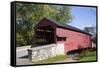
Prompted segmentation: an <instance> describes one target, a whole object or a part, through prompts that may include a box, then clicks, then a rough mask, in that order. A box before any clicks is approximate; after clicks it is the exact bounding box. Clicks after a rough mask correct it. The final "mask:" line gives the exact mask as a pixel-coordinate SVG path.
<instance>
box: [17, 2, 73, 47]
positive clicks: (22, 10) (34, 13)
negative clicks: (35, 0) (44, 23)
mask: <svg viewBox="0 0 100 68" xmlns="http://www.w3.org/2000/svg"><path fill="white" fill-rule="evenodd" d="M44 17H47V18H49V19H51V20H54V21H56V22H58V23H60V24H67V23H70V22H71V21H72V19H73V17H72V15H71V7H70V6H60V5H59V6H57V5H46V4H27V3H16V18H17V19H16V22H17V23H16V32H17V33H18V34H16V35H20V37H21V38H23V41H24V43H23V44H25V45H27V44H31V43H32V38H33V35H34V32H33V27H34V26H35V25H36V24H37V23H38V22H39V21H40V20H41V19H42V18H44ZM17 37H18V36H17ZM19 42H20V43H19ZM21 43H22V41H21V40H20V39H19V37H18V39H17V44H19V45H20V44H21Z"/></svg>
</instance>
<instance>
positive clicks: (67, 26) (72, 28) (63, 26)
mask: <svg viewBox="0 0 100 68" xmlns="http://www.w3.org/2000/svg"><path fill="white" fill-rule="evenodd" d="M44 20H46V21H49V22H50V23H53V24H55V25H56V26H57V27H59V28H64V29H69V30H73V31H77V32H81V33H84V34H87V35H90V36H92V35H91V34H89V33H87V32H85V31H83V30H81V29H78V28H76V27H73V26H70V25H67V24H66V25H63V24H59V23H57V22H55V21H53V20H50V19H48V18H43V19H42V20H41V21H44ZM41 21H40V22H41Z"/></svg>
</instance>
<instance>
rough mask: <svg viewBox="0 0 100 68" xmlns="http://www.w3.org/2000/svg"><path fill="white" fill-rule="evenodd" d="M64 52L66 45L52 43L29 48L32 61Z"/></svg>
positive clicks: (29, 56) (29, 57)
mask: <svg viewBox="0 0 100 68" xmlns="http://www.w3.org/2000/svg"><path fill="white" fill-rule="evenodd" d="M60 54H64V45H63V44H60V45H57V44H50V45H44V46H39V47H34V48H30V49H28V59H29V60H30V61H38V60H43V59H47V58H49V57H53V56H56V55H60Z"/></svg>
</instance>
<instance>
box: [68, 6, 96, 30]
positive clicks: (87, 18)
mask: <svg viewBox="0 0 100 68" xmlns="http://www.w3.org/2000/svg"><path fill="white" fill-rule="evenodd" d="M71 13H72V16H73V17H74V19H73V21H72V22H71V23H69V25H71V26H74V27H77V28H79V29H84V27H90V26H96V8H95V7H79V6H72V9H71Z"/></svg>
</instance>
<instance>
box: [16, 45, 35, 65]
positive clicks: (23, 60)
mask: <svg viewBox="0 0 100 68" xmlns="http://www.w3.org/2000/svg"><path fill="white" fill-rule="evenodd" d="M29 48H30V46H26V47H17V49H16V50H17V51H16V52H17V53H16V64H17V65H29V64H33V63H31V62H30V61H29V60H28V58H27V55H28V52H27V49H29Z"/></svg>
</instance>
